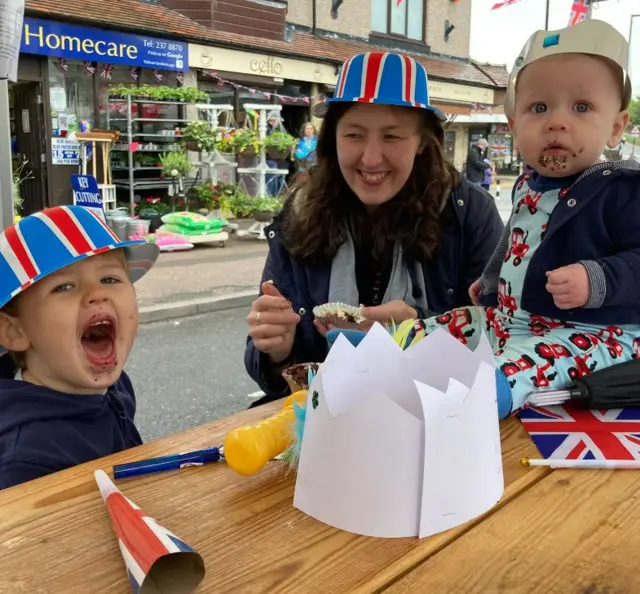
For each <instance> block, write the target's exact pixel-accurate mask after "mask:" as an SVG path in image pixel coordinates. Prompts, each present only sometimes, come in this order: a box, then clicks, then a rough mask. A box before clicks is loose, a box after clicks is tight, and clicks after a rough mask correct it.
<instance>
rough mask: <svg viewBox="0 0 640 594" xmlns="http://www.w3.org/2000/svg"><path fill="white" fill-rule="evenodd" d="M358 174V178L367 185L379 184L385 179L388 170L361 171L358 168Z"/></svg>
mask: <svg viewBox="0 0 640 594" xmlns="http://www.w3.org/2000/svg"><path fill="white" fill-rule="evenodd" d="M358 175H359V176H360V179H361V180H362V181H363V182H364V183H365V184H367V185H368V186H379V185H380V184H382V183H384V180H385V179H387V176H388V175H389V172H388V171H376V172H371V171H362V170H361V169H358Z"/></svg>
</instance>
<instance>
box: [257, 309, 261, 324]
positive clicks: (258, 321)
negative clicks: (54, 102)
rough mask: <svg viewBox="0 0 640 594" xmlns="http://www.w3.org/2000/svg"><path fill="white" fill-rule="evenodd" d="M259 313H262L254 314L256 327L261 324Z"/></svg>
mask: <svg viewBox="0 0 640 594" xmlns="http://www.w3.org/2000/svg"><path fill="white" fill-rule="evenodd" d="M261 313H262V312H261V311H259V312H258V313H257V314H256V323H257V324H258V326H259V325H260V324H261V323H262V322H261V321H260V314H261Z"/></svg>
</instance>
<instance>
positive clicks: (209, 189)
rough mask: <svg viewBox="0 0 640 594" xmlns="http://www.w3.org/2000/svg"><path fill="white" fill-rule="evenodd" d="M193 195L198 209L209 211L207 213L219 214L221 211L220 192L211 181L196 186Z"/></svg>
mask: <svg viewBox="0 0 640 594" xmlns="http://www.w3.org/2000/svg"><path fill="white" fill-rule="evenodd" d="M193 195H194V197H195V202H196V204H197V208H199V209H204V210H207V212H211V211H213V212H218V211H219V210H220V191H219V189H218V187H217V186H216V185H215V184H212V183H211V182H210V181H207V182H204V183H202V184H198V185H197V186H195V187H194V188H193Z"/></svg>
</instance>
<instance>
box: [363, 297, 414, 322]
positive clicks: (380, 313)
mask: <svg viewBox="0 0 640 594" xmlns="http://www.w3.org/2000/svg"><path fill="white" fill-rule="evenodd" d="M362 315H363V316H364V317H365V318H366V319H367V322H369V324H368V326H371V325H373V322H381V323H389V322H395V323H396V324H399V323H400V322H404V321H405V320H415V319H416V318H417V317H418V312H417V311H416V310H415V309H413V307H410V306H409V305H407V304H406V303H405V302H404V301H401V300H400V299H396V300H394V301H389V303H385V304H383V305H376V306H375V307H365V308H364V309H363V310H362Z"/></svg>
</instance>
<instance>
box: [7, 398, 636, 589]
mask: <svg viewBox="0 0 640 594" xmlns="http://www.w3.org/2000/svg"><path fill="white" fill-rule="evenodd" d="M280 406H281V404H280V403H273V404H270V405H266V406H263V407H260V408H256V409H252V410H250V411H245V412H241V413H238V414H236V415H234V416H232V417H228V418H226V419H222V420H219V421H216V422H214V423H211V424H209V425H203V426H200V427H197V428H195V429H192V430H189V431H186V432H184V433H181V434H179V435H173V436H170V437H166V438H164V439H160V440H157V441H154V442H151V443H149V444H146V445H143V446H141V447H139V448H135V449H133V450H128V451H126V452H123V453H120V454H116V455H113V456H109V457H107V458H102V459H100V460H96V461H94V462H90V463H87V464H84V465H82V466H78V467H75V468H71V469H69V470H66V471H63V472H60V473H57V474H54V475H51V476H48V477H44V478H42V479H39V480H36V481H32V482H30V483H26V484H24V485H20V486H17V487H14V488H11V489H7V490H5V491H1V492H0V559H1V560H2V563H0V592H10V593H12V594H13V593H19V592H29V593H35V592H37V593H42V594H45V593H52V594H60V593H62V592H64V593H65V594H74V593H76V592H77V593H81V594H89V593H94V592H100V593H114V594H115V593H118V594H120V593H122V594H124V593H129V592H130V586H129V584H128V581H127V577H126V572H125V570H124V563H123V561H122V558H121V555H120V551H119V548H118V545H117V541H116V538H115V535H114V532H113V528H112V526H111V521H110V519H109V515H108V512H107V510H106V508H105V506H104V504H103V503H102V499H101V497H100V494H99V492H98V489H97V486H96V484H95V481H94V477H93V472H94V470H96V469H98V468H102V469H104V470H105V471H107V472H110V471H111V468H112V466H113V465H114V464H117V463H122V462H130V461H132V460H135V459H140V458H149V457H153V456H160V455H166V454H169V453H175V452H179V451H187V450H190V449H198V448H203V447H210V446H212V445H216V444H219V443H221V442H222V441H223V438H224V435H226V433H227V432H228V431H229V430H230V429H231V428H235V427H237V426H240V425H242V424H245V423H255V422H257V421H258V420H260V419H262V418H264V417H267V416H269V415H270V414H273V412H275V411H276V410H279V408H280ZM502 447H503V461H504V476H505V494H504V496H503V498H502V500H501V502H500V503H499V504H498V505H497V506H495V507H494V508H493V509H492V510H491V511H490V512H489V513H488V514H486V515H485V516H483V517H482V518H479V519H477V520H475V521H473V522H470V523H468V524H465V525H464V526H461V527H458V528H456V529H453V530H450V531H448V532H446V533H442V534H439V535H436V536H433V537H430V538H425V539H423V540H419V539H417V538H404V539H390V540H385V539H377V538H368V537H363V536H357V535H354V534H350V533H347V532H342V531H339V530H336V529H334V528H331V527H329V526H326V525H324V524H321V523H320V522H318V521H316V520H314V519H312V518H310V517H308V516H306V515H304V514H303V513H301V512H300V511H298V510H296V509H295V508H294V507H293V505H292V501H293V490H294V474H293V473H291V472H287V469H286V468H285V467H284V466H283V465H282V463H278V462H272V463H270V464H269V466H268V467H267V468H266V469H264V470H263V471H261V472H260V473H258V474H257V475H255V476H253V477H242V476H239V475H237V474H235V473H234V472H233V471H232V470H231V469H229V468H228V467H227V466H226V465H224V464H222V463H220V464H213V465H208V466H203V467H198V468H187V469H183V470H180V471H176V472H165V473H158V474H155V475H148V476H146V477H140V478H135V479H129V480H124V481H118V483H117V484H118V486H119V488H120V489H121V490H122V492H123V493H124V494H125V495H126V496H127V497H128V498H129V499H131V500H132V501H134V502H135V503H136V504H137V505H139V506H140V507H141V508H142V509H143V510H145V511H146V512H147V513H148V514H149V515H151V516H152V517H154V518H155V519H156V520H157V521H158V522H159V523H160V524H162V525H164V526H166V527H167V528H169V529H170V530H171V531H172V532H174V533H175V534H177V535H178V536H179V537H180V538H182V539H183V540H185V541H186V542H187V543H188V544H190V545H191V546H192V547H193V548H195V549H196V550H197V551H198V552H199V553H200V554H201V555H202V557H203V559H204V562H205V566H206V576H205V579H204V580H203V582H202V584H201V586H200V588H199V589H198V592H199V593H200V592H215V593H216V594H217V593H223V592H234V593H237V592H242V593H253V592H264V593H267V592H269V593H273V592H291V593H296V594H299V593H300V592H314V594H317V593H323V592H327V593H331V594H337V593H340V592H347V591H348V592H372V591H376V590H380V589H385V588H386V587H387V586H388V585H390V584H392V583H393V582H395V581H396V580H398V579H400V576H402V575H404V574H406V573H407V572H410V571H411V570H412V568H414V567H416V566H419V570H423V569H424V568H427V567H429V563H430V561H429V559H430V558H433V560H434V561H436V562H437V560H438V559H439V558H440V557H442V559H443V560H442V561H441V562H440V565H439V566H440V567H441V568H442V571H443V572H444V571H446V572H447V573H446V575H447V576H448V577H447V579H450V580H452V581H451V583H452V584H456V585H458V584H463V583H465V582H464V580H463V578H462V577H461V576H463V575H465V574H469V572H470V570H469V569H468V567H465V565H464V564H461V563H459V562H457V563H456V564H455V569H454V561H453V555H452V556H450V557H448V556H447V555H444V556H443V553H440V551H442V550H443V549H444V551H445V553H448V551H449V550H451V551H454V550H456V551H457V550H459V549H462V550H468V549H469V546H472V547H473V548H474V552H473V554H474V555H480V556H482V558H485V560H486V563H487V564H492V566H493V567H497V568H498V569H499V567H498V565H499V564H498V561H497V560H498V559H501V558H502V559H503V562H502V563H503V564H504V565H505V566H506V564H507V563H508V562H509V557H508V556H507V557H505V556H503V557H501V556H500V555H501V552H502V551H503V550H504V551H505V553H504V554H505V555H507V552H506V549H505V547H504V542H507V541H508V540H509V539H513V541H514V543H515V544H514V546H515V547H517V548H518V549H519V550H522V551H525V547H526V546H527V545H530V543H531V540H532V532H533V530H538V529H542V528H541V524H540V523H539V522H538V523H536V521H535V519H536V518H535V515H536V514H535V513H534V511H533V510H534V509H540V507H541V506H542V505H547V504H545V503H544V502H543V499H545V495H544V493H545V490H547V491H548V490H550V486H551V484H555V482H553V481H543V480H542V479H544V477H546V476H547V475H549V473H550V471H549V470H548V469H546V468H539V467H538V468H523V467H522V466H521V465H520V458H521V457H522V456H535V455H536V449H535V447H534V446H533V443H532V442H531V440H530V439H529V438H528V436H527V435H526V433H525V431H524V430H523V429H522V427H521V426H520V424H519V422H517V421H516V420H509V421H506V422H504V423H502ZM554 476H559V475H554ZM581 476H585V477H586V476H587V475H581ZM596 476H598V477H601V478H592V479H591V481H590V482H587V483H584V482H582V483H580V484H577V481H576V485H575V489H590V490H593V491H596V490H597V489H598V488H599V486H603V481H606V480H611V474H610V473H609V474H606V475H605V474H601V475H596ZM605 477H609V478H608V479H607V478H605ZM572 480H573V479H572ZM541 481H542V482H541ZM565 481H566V483H567V484H566V485H563V486H561V488H560V489H558V488H557V487H556V489H555V491H557V494H556V495H555V496H554V495H553V494H549V493H547V495H546V497H549V498H550V501H551V502H552V503H550V504H548V505H550V506H552V508H553V509H554V510H555V511H556V513H552V514H548V520H549V522H551V521H552V520H558V518H560V517H563V515H564V514H568V513H573V514H574V515H573V516H571V517H574V518H575V523H576V525H582V527H583V531H582V535H583V537H584V538H588V539H589V540H588V541H587V542H588V543H592V540H591V539H592V538H595V535H596V534H597V531H596V529H598V530H600V531H601V532H600V533H601V534H602V535H603V538H604V537H606V535H607V534H611V531H612V530H614V524H611V526H609V527H600V528H598V527H597V526H592V527H591V530H592V532H591V533H590V534H591V536H589V532H588V531H589V529H588V528H587V526H588V524H587V523H582V524H581V522H586V520H585V518H586V516H584V518H583V517H582V516H583V515H584V514H579V512H578V511H577V510H576V508H575V506H574V507H573V509H572V505H571V496H570V495H569V492H570V491H571V488H572V481H569V480H568V479H565ZM617 481H619V482H620V483H621V484H622V483H624V482H625V481H626V482H627V483H628V489H629V490H628V493H629V494H630V495H633V494H634V493H635V490H633V489H632V486H633V483H632V482H630V481H631V475H629V476H628V477H626V478H625V476H624V475H621V477H620V478H619V479H617ZM555 491H554V492H555ZM519 496H520V497H519ZM525 497H526V498H527V501H529V502H530V508H529V511H530V517H531V519H530V522H529V523H524V524H523V522H521V521H514V518H513V516H514V515H517V514H518V513H520V514H524V513H526V512H525V511H523V510H524V509H526V507H523V506H514V505H513V504H512V503H511V502H513V501H514V500H515V499H516V498H517V499H518V500H522V499H524V498H525ZM631 501H632V500H629V503H630V502H631ZM609 505H613V503H612V502H609ZM620 505H622V504H620ZM623 508H624V509H626V507H625V506H622V507H620V508H614V507H612V508H611V510H610V515H611V517H612V522H613V520H614V519H615V520H616V521H619V520H620V519H621V516H620V511H622V509H623ZM516 509H520V510H521V511H520V512H516V511H514V510H516ZM579 509H581V508H579ZM616 509H618V511H616ZM638 513H640V512H638ZM505 514H507V517H506V518H505ZM509 514H511V515H510V516H509ZM495 518H505V519H506V520H507V521H502V522H500V521H499V520H498V519H495ZM580 518H582V520H580ZM479 524H481V525H487V526H489V527H491V529H490V530H488V531H487V532H488V534H487V535H486V536H485V537H482V536H481V535H482V534H483V533H484V531H483V529H482V528H474V526H478V525H479ZM550 526H551V525H550V524H549V525H548V526H546V528H545V530H547V531H548V532H541V536H540V538H543V539H545V540H549V541H550V542H551V541H553V537H552V533H551V527H550ZM505 534H506V535H509V536H507V537H506V538H505V536H504V535H505ZM474 538H475V541H474V540H473V539H474ZM478 539H480V540H478ZM483 539H485V540H483ZM500 541H502V544H500ZM571 542H573V541H571ZM575 542H577V541H575ZM452 543H453V544H452ZM472 543H475V544H472ZM487 543H493V546H488V545H487ZM572 546H573V545H572ZM584 546H587V545H586V544H585V545H584ZM629 546H630V545H629ZM445 547H446V548H445ZM556 547H557V548H556V550H560V549H559V548H560V547H561V545H560V544H557V545H556ZM625 548H626V545H625ZM566 549H567V550H566V551H565V553H566V554H570V547H569V545H566ZM469 550H470V549H469ZM542 554H543V553H538V563H540V562H543V561H544V558H543V557H540V555H542ZM575 555H576V557H575V559H576V560H575V563H578V559H579V555H578V553H577V552H576V553H575ZM447 558H449V559H450V563H447V561H446V559H447ZM469 558H471V557H469ZM550 558H551V557H549V559H550ZM425 562H426V563H425ZM549 562H550V561H549ZM420 564H423V565H420ZM519 571H520V572H525V571H526V570H525V569H523V568H521V569H520V570H519ZM503 573H504V572H503ZM443 575H444V573H443ZM481 577H482V576H479V577H476V579H480V578H481ZM426 579H427V578H426ZM428 579H430V578H428ZM442 579H444V578H443V577H442V576H440V581H441V582H442ZM483 579H485V580H490V579H492V578H491V576H490V575H489V574H486V575H484V577H483ZM495 579H498V578H497V577H496V578H495ZM501 579H502V578H501ZM504 579H507V578H506V577H504ZM482 583H483V584H490V583H491V584H492V583H497V582H491V581H485V582H482ZM483 587H484V586H483ZM417 591H422V590H417ZM429 591H431V583H429ZM442 591H444V590H442ZM448 591H449V592H451V591H456V592H463V591H466V590H464V588H462V587H460V588H457V587H454V588H453V590H448ZM473 591H474V592H475V591H478V592H479V591H483V592H488V591H489V589H486V588H485V589H484V590H482V589H480V590H473ZM514 591H515V590H514ZM639 591H640V590H639Z"/></svg>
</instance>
